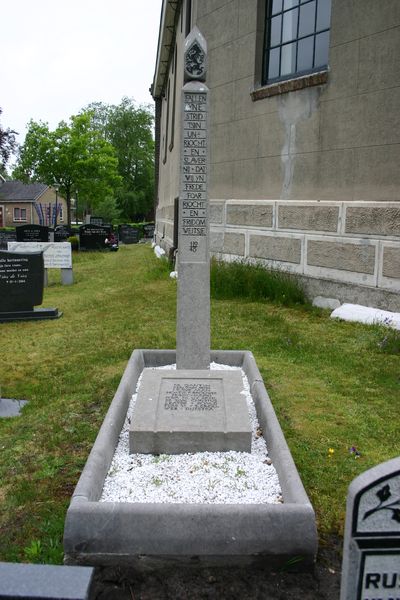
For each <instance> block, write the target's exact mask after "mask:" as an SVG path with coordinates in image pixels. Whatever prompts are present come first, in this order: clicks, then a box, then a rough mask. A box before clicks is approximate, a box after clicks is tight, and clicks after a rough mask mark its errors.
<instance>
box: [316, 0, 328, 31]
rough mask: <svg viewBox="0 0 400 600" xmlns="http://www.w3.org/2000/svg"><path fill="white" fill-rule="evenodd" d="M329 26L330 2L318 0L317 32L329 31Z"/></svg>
mask: <svg viewBox="0 0 400 600" xmlns="http://www.w3.org/2000/svg"><path fill="white" fill-rule="evenodd" d="M330 24H331V0H318V8H317V31H321V29H329V27H330Z"/></svg>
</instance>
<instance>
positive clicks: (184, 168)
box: [176, 27, 210, 369]
mask: <svg viewBox="0 0 400 600" xmlns="http://www.w3.org/2000/svg"><path fill="white" fill-rule="evenodd" d="M206 71H207V44H206V41H205V39H204V37H203V36H202V34H201V33H200V31H199V29H198V28H197V27H194V28H193V30H192V31H191V32H190V34H189V35H188V37H187V38H186V40H185V51H184V81H185V82H186V83H185V85H184V86H183V88H182V127H181V131H182V133H181V170H180V190H179V226H178V274H179V275H178V297H177V325H176V329H177V333H176V338H177V339H176V363H177V368H178V369H209V368H210V259H209V223H208V219H209V216H208V198H207V187H208V170H209V167H208V88H207V86H206V85H205V84H204V80H205V77H206Z"/></svg>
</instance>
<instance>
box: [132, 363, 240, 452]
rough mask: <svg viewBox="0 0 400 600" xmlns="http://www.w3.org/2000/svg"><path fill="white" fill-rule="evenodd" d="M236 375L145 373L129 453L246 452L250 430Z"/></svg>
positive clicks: (196, 372) (232, 373) (203, 372)
mask: <svg viewBox="0 0 400 600" xmlns="http://www.w3.org/2000/svg"><path fill="white" fill-rule="evenodd" d="M242 388H243V382H242V376H241V373H240V371H218V372H217V371H209V370H204V371H198V370H196V371H195V370H192V371H178V370H176V371H154V370H152V369H145V370H144V372H143V378H142V382H141V385H140V389H139V393H138V398H137V401H136V406H135V410H134V413H133V416H132V423H131V429H130V442H129V444H130V451H131V452H140V453H155V454H157V453H166V454H180V453H183V452H205V451H210V452H214V451H228V450H238V451H240V452H250V448H251V426H250V422H249V417H248V410H247V405H246V400H245V398H244V396H243V395H242V394H241V393H240V392H241V391H242Z"/></svg>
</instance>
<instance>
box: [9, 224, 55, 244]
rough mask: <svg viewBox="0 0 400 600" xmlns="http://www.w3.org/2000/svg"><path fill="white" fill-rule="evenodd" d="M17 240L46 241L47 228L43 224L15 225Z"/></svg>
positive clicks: (47, 238) (47, 239)
mask: <svg viewBox="0 0 400 600" xmlns="http://www.w3.org/2000/svg"><path fill="white" fill-rule="evenodd" d="M15 230H16V235H17V242H48V241H49V228H48V227H46V226H45V225H35V224H32V225H19V226H18V227H16V229H15Z"/></svg>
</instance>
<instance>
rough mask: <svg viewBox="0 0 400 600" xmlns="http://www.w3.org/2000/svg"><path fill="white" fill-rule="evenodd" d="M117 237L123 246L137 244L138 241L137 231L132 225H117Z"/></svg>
mask: <svg viewBox="0 0 400 600" xmlns="http://www.w3.org/2000/svg"><path fill="white" fill-rule="evenodd" d="M118 236H119V239H120V240H121V242H122V243H123V244H137V243H138V241H139V229H137V227H132V225H125V224H123V225H119V226H118Z"/></svg>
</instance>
